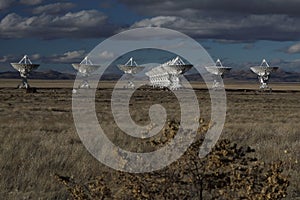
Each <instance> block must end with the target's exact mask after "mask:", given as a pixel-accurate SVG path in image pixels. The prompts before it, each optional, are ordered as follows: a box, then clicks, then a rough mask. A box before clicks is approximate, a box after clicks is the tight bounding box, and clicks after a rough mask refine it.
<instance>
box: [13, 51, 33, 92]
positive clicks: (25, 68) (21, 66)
mask: <svg viewBox="0 0 300 200" xmlns="http://www.w3.org/2000/svg"><path fill="white" fill-rule="evenodd" d="M11 66H12V67H13V68H14V69H16V70H17V71H19V72H20V76H21V81H22V82H21V84H19V85H18V88H26V89H28V88H30V86H29V84H28V81H27V77H28V76H29V73H30V72H31V71H32V70H35V69H37V68H38V67H39V64H32V62H31V61H30V59H29V58H28V56H27V55H25V56H24V57H23V58H22V59H21V60H20V62H18V63H11Z"/></svg>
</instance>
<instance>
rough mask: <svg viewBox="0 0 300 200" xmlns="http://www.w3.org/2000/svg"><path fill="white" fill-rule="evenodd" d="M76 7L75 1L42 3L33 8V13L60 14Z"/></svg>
mask: <svg viewBox="0 0 300 200" xmlns="http://www.w3.org/2000/svg"><path fill="white" fill-rule="evenodd" d="M73 7H75V4H73V3H53V4H47V5H42V6H38V7H36V8H34V9H33V10H32V13H33V14H42V13H43V14H60V13H63V12H65V11H68V10H70V9H71V8H73Z"/></svg>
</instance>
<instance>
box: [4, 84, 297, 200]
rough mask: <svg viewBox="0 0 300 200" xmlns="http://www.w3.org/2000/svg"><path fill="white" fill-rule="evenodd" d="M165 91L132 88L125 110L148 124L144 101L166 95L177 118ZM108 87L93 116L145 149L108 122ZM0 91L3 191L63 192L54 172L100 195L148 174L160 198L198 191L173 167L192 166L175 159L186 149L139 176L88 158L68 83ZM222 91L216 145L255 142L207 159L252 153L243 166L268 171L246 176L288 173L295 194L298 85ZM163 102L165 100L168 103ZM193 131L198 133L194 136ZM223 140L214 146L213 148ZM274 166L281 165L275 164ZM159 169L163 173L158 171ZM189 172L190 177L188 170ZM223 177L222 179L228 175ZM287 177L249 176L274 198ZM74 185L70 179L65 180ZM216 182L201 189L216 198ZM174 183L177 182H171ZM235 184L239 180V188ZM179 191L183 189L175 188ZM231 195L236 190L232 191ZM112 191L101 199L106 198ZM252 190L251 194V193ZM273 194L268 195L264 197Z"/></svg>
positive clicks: (204, 106) (205, 108) (119, 191)
mask: <svg viewBox="0 0 300 200" xmlns="http://www.w3.org/2000/svg"><path fill="white" fill-rule="evenodd" d="M100 92H101V94H100ZM170 93H171V92H166V91H164V92H162V91H153V92H152V93H149V94H148V96H146V97H143V95H142V94H141V93H139V92H137V93H136V94H135V95H136V96H138V98H136V100H134V98H133V100H132V105H131V110H130V111H131V114H132V116H133V119H134V120H135V121H136V122H137V123H140V124H147V122H148V120H149V119H148V115H147V113H148V108H149V105H148V104H151V103H161V102H166V103H165V104H164V106H165V107H166V109H167V110H168V115H169V119H175V121H179V120H178V119H179V116H180V113H179V112H178V109H177V108H178V105H177V104H176V101H175V100H176V99H175V98H174V96H172V95H171V94H170ZM110 94H111V90H110V89H106V90H100V91H98V93H97V99H96V108H97V112H98V114H99V115H98V119H99V121H100V123H101V125H102V126H103V127H104V129H105V132H106V133H109V134H110V135H108V137H109V138H110V139H111V140H112V141H113V142H115V143H117V144H120V145H123V146H129V147H130V149H129V150H137V151H141V150H146V151H147V150H149V149H151V148H152V146H151V145H153V144H152V142H153V141H152V142H151V141H150V140H148V141H142V144H141V145H139V146H134V145H133V144H135V143H136V141H133V142H132V141H131V140H130V139H128V138H127V137H126V135H125V134H124V133H122V132H121V131H120V130H119V129H118V128H117V127H116V125H115V124H113V123H111V121H112V116H111V115H110V114H109V111H110V102H109V99H110ZM197 95H198V99H199V104H200V109H201V117H202V118H204V119H206V122H205V121H204V122H203V123H204V124H207V121H208V119H209V117H210V115H209V113H210V102H209V96H208V93H207V91H205V90H198V91H197ZM0 98H1V101H0V118H1V124H0V151H1V154H0V161H1V162H0V169H1V170H0V194H1V197H2V198H4V199H38V198H41V199H66V198H70V197H71V196H70V194H69V192H68V190H67V189H66V188H65V187H62V184H61V183H59V182H58V181H57V180H56V179H55V177H57V178H59V177H60V178H61V177H65V178H66V183H67V182H68V181H67V180H69V182H72V181H73V183H74V184H78V185H79V186H85V187H84V188H85V189H84V191H86V190H89V191H97V192H98V193H97V192H96V193H97V196H99V197H100V196H101V195H104V194H105V195H111V197H113V196H118V197H122V196H124V195H125V194H127V193H128V192H129V191H130V194H131V193H132V195H134V191H143V187H144V186H143V184H144V182H143V181H146V180H149V181H150V182H149V183H147V182H146V183H147V184H150V183H153V182H152V181H151V180H153V177H155V180H156V181H157V182H154V183H153V184H154V185H153V187H150V191H152V192H153V193H156V192H155V186H157V185H158V186H159V187H157V188H159V189H160V190H161V191H165V193H164V194H165V197H164V198H166V199H169V198H172V197H173V196H167V195H172V194H175V193H176V194H178V195H179V196H181V197H184V195H194V196H191V198H192V197H193V198H198V197H199V194H198V193H197V194H196V193H195V191H197V192H198V191H199V190H198V189H199V188H198V189H197V187H199V184H197V185H196V186H197V187H196V186H195V185H194V184H195V183H197V181H191V182H188V181H190V180H188V177H189V176H188V175H185V176H184V177H186V178H182V177H181V174H180V171H186V170H183V169H181V168H182V167H192V166H190V165H181V164H182V163H183V162H187V160H189V159H188V158H189V157H188V156H184V157H182V158H181V159H180V160H178V162H175V163H173V164H172V165H171V166H169V167H170V169H169V170H168V169H163V170H162V171H159V172H155V173H153V174H146V175H145V176H149V178H146V179H145V178H144V177H143V176H142V175H132V174H125V173H119V172H116V171H114V170H111V169H109V168H108V167H106V166H104V165H103V164H101V163H99V162H98V161H97V160H96V159H94V158H93V157H92V156H91V155H90V154H89V153H88V152H87V150H86V149H85V147H84V146H83V145H82V143H81V141H80V139H79V137H78V136H77V134H76V131H75V127H74V124H73V119H72V112H71V89H38V90H37V93H31V94H26V93H25V91H23V90H12V89H0ZM227 98H228V99H227V105H228V112H227V119H226V124H225V127H224V131H223V133H222V135H221V138H220V142H219V146H222V145H223V147H222V148H223V149H227V150H228V151H229V152H230V151H233V152H234V151H237V150H239V149H240V147H248V146H250V149H255V152H249V153H246V154H245V156H244V157H243V156H240V157H239V158H238V159H236V162H225V163H223V159H220V158H222V157H219V158H218V159H219V160H218V159H217V160H216V161H215V162H214V163H218V162H220V163H221V164H222V165H224V167H225V169H227V170H228V169H230V167H231V164H230V163H232V164H233V165H235V164H236V165H237V166H238V165H239V164H241V160H243V159H244V158H245V159H246V160H247V159H248V158H249V159H250V158H256V159H257V161H251V160H248V161H247V162H246V163H247V165H246V166H247V167H249V166H251V165H252V166H253V168H255V166H257V169H256V168H255V169H256V170H259V169H261V168H262V170H263V171H264V172H263V174H265V175H266V177H271V178H269V179H262V178H255V179H251V181H255V180H259V182H261V183H262V182H263V181H268V180H269V181H271V182H273V181H274V178H272V177H277V178H279V179H280V180H281V178H280V177H282V178H283V179H284V177H288V181H289V187H288V188H287V194H286V199H291V200H294V199H297V198H298V199H299V198H300V182H299V178H298V177H299V176H300V174H299V171H300V165H299V160H300V157H299V156H300V155H299V153H298V152H299V149H300V133H299V130H300V124H299V116H300V104H299V99H300V93H298V92H294V93H286V92H279V93H276V92H273V93H272V94H269V93H268V94H256V93H255V92H238V91H236V92H231V91H229V92H227ZM145 102H146V103H145ZM170 102H172V103H171V104H170ZM204 129H205V127H204ZM156 139H158V137H157V138H156ZM198 139H199V141H201V138H198ZM228 141H230V142H228ZM235 143H236V144H237V145H236V146H235V145H234V144H235ZM195 145H196V144H195ZM233 147H234V148H233ZM143 148H144V149H143ZM216 148H217V147H216ZM222 148H221V147H220V149H222ZM230 148H233V149H230ZM242 149H243V151H246V150H247V148H242ZM217 152H222V151H220V150H216V151H215V152H214V153H212V154H210V156H208V157H207V158H206V159H216V158H215V156H216V155H215V154H217ZM187 153H188V152H187ZM217 155H218V154H217ZM218 156H220V155H218ZM200 161H201V160H200ZM280 161H281V162H280ZM180 162H181V164H180ZM175 166H176V167H178V170H177V171H174V170H173V171H172V170H171V169H172V168H173V169H174V168H175ZM179 166H180V167H181V168H179ZM200 166H203V165H200ZM205 166H208V165H205ZM212 168H213V166H212ZM199 169H203V168H201V167H200V168H199ZM267 169H268V170H267ZM281 170H283V171H282V172H281ZM246 171H247V170H246ZM254 171H255V170H254ZM254 171H252V172H254ZM162 172H163V174H164V175H163V176H161V175H158V173H162ZM188 172H190V171H188ZM225 172H226V171H224V173H225ZM252 172H251V173H252ZM168 173H169V174H168ZM172 173H173V175H172V176H171V175H170V174H172ZM190 173H191V172H190ZM226 173H229V175H230V176H231V177H235V178H236V179H235V180H238V179H237V178H238V177H239V176H241V175H243V173H244V172H243V173H242V172H240V171H239V170H233V171H227V172H226ZM247 173H250V172H247ZM200 174H201V173H200ZM202 174H203V173H202ZM255 174H256V173H255ZM56 175H58V176H56ZM175 175H176V176H175ZM253 175H254V174H248V175H247V176H248V177H253ZM116 177H119V180H118V181H116ZM190 177H194V178H195V176H190ZM242 177H243V176H242ZM128 179H132V182H134V183H136V184H135V185H130V184H129V185H128V184H126V183H123V180H128ZM144 179H145V180H144ZM174 180H183V182H181V181H179V182H178V183H177V182H176V181H175V182H174ZM194 180H195V179H194ZM216 180H217V179H216ZM242 180H244V179H242ZM245 180H246V179H245ZM232 181H233V180H232ZM251 181H250V182H251ZM239 182H241V186H240V188H239V187H234V189H235V190H236V191H240V192H241V193H243V194H248V193H247V189H246V188H245V187H244V186H243V184H246V182H245V183H243V182H242V181H239ZM140 183H141V184H140ZM226 183H228V184H229V183H230V182H226ZM252 183H253V182H252ZM286 183H287V182H285V181H283V184H282V183H281V186H280V187H281V188H280V187H279V188H276V187H273V186H272V187H268V188H265V187H263V186H260V185H259V184H256V183H255V184H254V185H255V186H257V187H253V188H252V189H251V191H252V192H251V195H259V194H261V193H259V192H257V191H259V190H261V189H263V188H265V189H264V190H265V191H266V192H265V194H267V193H268V191H272V190H275V191H276V192H279V191H281V193H277V194H278V195H279V196H278V198H279V197H282V196H283V195H284V194H285V187H286ZM147 184H146V185H147ZM155 184H156V185H155ZM176 184H177V185H176ZM200 185H201V184H200ZM73 186H74V185H73ZM73 186H72V185H70V188H72V187H73ZM98 186H99V188H98ZM223 186H224V187H217V188H213V190H209V189H207V188H208V186H205V185H203V186H202V187H203V195H205V196H209V195H211V193H213V194H214V195H216V196H215V197H216V198H217V195H221V194H222V195H223V196H224V195H225V193H223V192H226V191H228V188H231V187H233V186H232V185H230V184H229V185H223ZM151 188H152V189H151ZM176 188H177V189H176ZM178 188H179V189H181V188H183V189H182V190H178ZM191 188H192V189H191ZM221 188H223V189H221ZM241 188H244V190H243V189H241ZM147 190H149V188H147ZM176 190H177V191H176ZM223 190H224V191H223ZM186 191H187V192H188V193H189V194H187V193H184V194H183V193H182V192H186ZM200 191H201V190H200ZM92 193H93V192H91V194H92ZM96 193H94V194H96ZM190 193H191V194H190ZM269 194H270V193H269ZM272 194H274V193H272ZM136 195H139V194H136ZM146 195H153V194H146ZM227 195H231V196H228V198H229V197H232V198H233V199H234V198H236V197H235V196H232V195H233V194H231V193H227ZM234 195H236V194H235V193H234ZM239 195H242V194H239ZM179 196H178V197H179ZM111 197H109V198H108V199H111ZM187 197H188V196H187ZM211 197H212V196H211ZM225 197H226V196H224V198H225ZM255 197H257V199H258V196H255ZM264 197H265V196H264ZM264 197H262V199H264ZM276 198H277V197H274V196H271V199H276ZM254 199H255V198H254ZM265 199H266V198H265Z"/></svg>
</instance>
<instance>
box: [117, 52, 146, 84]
mask: <svg viewBox="0 0 300 200" xmlns="http://www.w3.org/2000/svg"><path fill="white" fill-rule="evenodd" d="M118 68H119V69H120V70H122V71H123V72H124V73H125V74H126V75H127V78H126V79H128V80H129V81H128V85H127V88H132V89H134V88H135V85H134V83H133V81H132V79H133V76H134V75H135V74H137V73H139V72H141V71H143V69H144V68H145V67H144V66H140V65H138V64H137V63H136V62H135V61H134V60H133V57H131V58H130V59H129V60H128V61H127V62H126V63H125V64H124V65H118Z"/></svg>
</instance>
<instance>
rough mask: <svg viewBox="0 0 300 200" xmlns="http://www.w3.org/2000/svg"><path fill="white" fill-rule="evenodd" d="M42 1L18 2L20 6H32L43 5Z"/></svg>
mask: <svg viewBox="0 0 300 200" xmlns="http://www.w3.org/2000/svg"><path fill="white" fill-rule="evenodd" d="M43 1H44V0H20V3H21V4H24V5H29V6H34V5H38V4H41V3H43Z"/></svg>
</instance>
